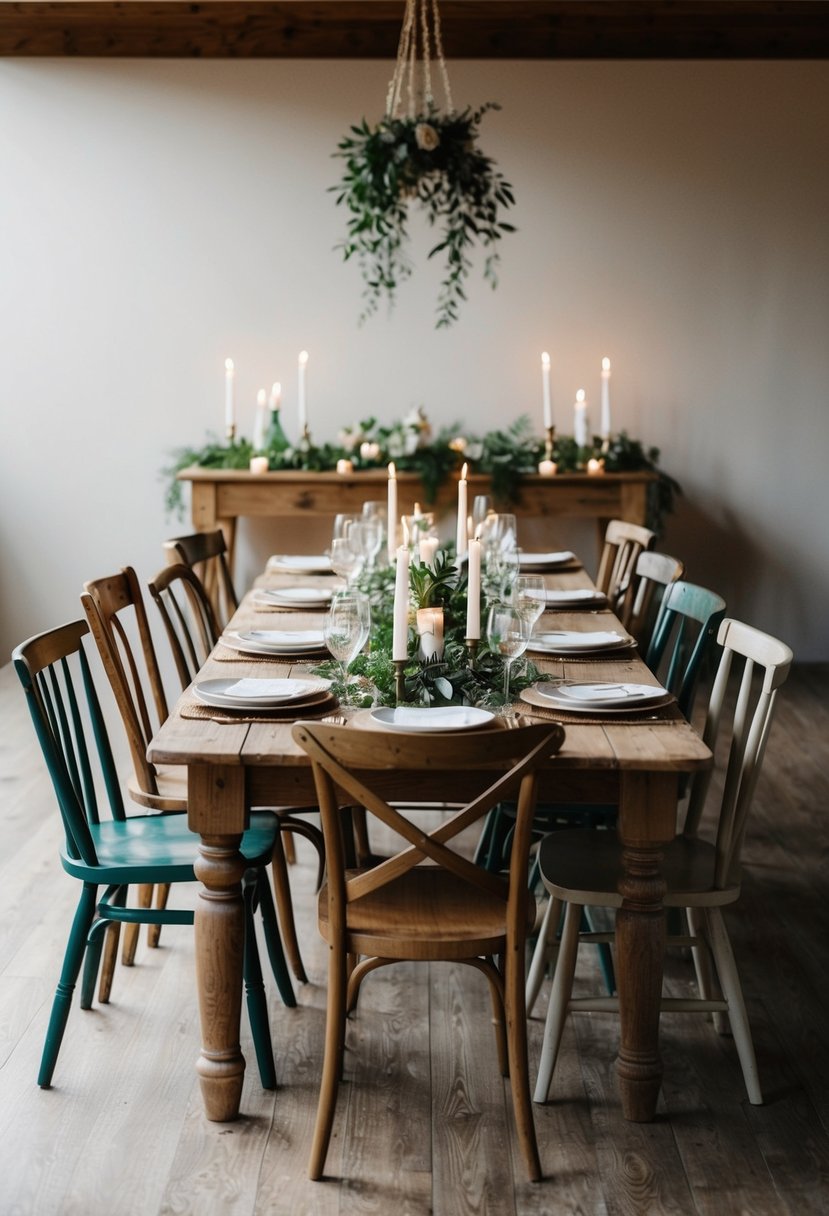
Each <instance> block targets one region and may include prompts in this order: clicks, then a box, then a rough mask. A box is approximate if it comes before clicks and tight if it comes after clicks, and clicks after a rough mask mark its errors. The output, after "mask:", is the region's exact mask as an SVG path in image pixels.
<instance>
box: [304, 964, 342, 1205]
mask: <svg viewBox="0 0 829 1216" xmlns="http://www.w3.org/2000/svg"><path fill="white" fill-rule="evenodd" d="M328 949H329V955H328V1001H327V1007H326V1015H325V1053H324V1056H323V1062H322V1078H321V1080H320V1096H319V1104H318V1106H317V1122H316V1126H315V1128H314V1141H313V1144H312V1146H311V1159H310V1161H309V1163H308V1177H309V1178H310V1179H311V1180H312V1181H316V1180H317V1179H319V1178H321V1177H322V1172H323V1169H324V1168H325V1158H326V1155H327V1153H328V1144H329V1141H330V1139H331V1129H332V1128H333V1126H334V1112H335V1108H336V1104H337V1090H338V1089H339V1084H340V1073H341V1071H342V1061H343V1056H344V1054H345V1050H344V1048H345V994H346V975H347V963H346V956H345V951H344V949H343V947H342V944H341V943H338V944H334V943H329V947H328Z"/></svg>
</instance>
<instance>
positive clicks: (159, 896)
mask: <svg viewBox="0 0 829 1216" xmlns="http://www.w3.org/2000/svg"><path fill="white" fill-rule="evenodd" d="M169 897H170V884H169V883H168V882H160V883H159V884H158V886H157V887H156V889H155V906H156V907H157V908H159V909H161V908H166V907H167V900H168V899H169ZM160 941H161V925H147V945H148V946H149V947H150V948H151V949H153V950H155V949H156V947H157V946H158V943H159V942H160Z"/></svg>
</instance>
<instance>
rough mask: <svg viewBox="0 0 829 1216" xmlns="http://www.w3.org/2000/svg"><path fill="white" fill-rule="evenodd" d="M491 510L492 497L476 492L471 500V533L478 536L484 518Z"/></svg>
mask: <svg viewBox="0 0 829 1216" xmlns="http://www.w3.org/2000/svg"><path fill="white" fill-rule="evenodd" d="M491 510H492V499H491V498H490V497H489V495H488V494H476V495H475V497H474V499H473V500H472V535H473V536H475V537H480V535H481V529H482V528H483V523H484V520H485V519H486V517H487V515H488V514H489V512H490V511H491Z"/></svg>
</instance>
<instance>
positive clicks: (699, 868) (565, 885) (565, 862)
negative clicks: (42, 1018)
mask: <svg viewBox="0 0 829 1216" xmlns="http://www.w3.org/2000/svg"><path fill="white" fill-rule="evenodd" d="M538 860H539V866H540V869H541V876H542V878H543V880H544V885H545V887H546V888H547V890H548V891H550V892H551V893H552V894H553V895H555V896H556V897H557V898H558V899H561V900H564V901H565V902H568V903H578V904H586V905H589V906H591V907H602V908H618V907H620V906H621V903H622V897H621V895H620V894H619V892H618V889H617V888H618V883H619V877H620V875H621V873H622V849H621V846H620V844H619V841H618V839H617V837H616V834H615V833H614V832H607V831H584V830H577V831H571V832H555V833H553V834H552V835H550V836H547V837H546V838H545V840H544V841H543V842H542V844H541V848H540V850H539V857H538ZM716 860H717V858H716V850H715V848H714V846H713V845H712V844H709V843H708V842H707V841H705V840H694V839H691V838H689V837H685V836H677V837H676V839H675V840H672V841H671V843H670V844H669V845H668V846H667V847H666V848H665V850H664V852H663V855H662V862H661V863H660V872H661V873H662V875H663V877H664V879H665V883H666V887H667V890H666V893H665V897H664V899H663V901H662V902H663V904H664V905H665V906H666V907H679V908H684V907H688V906H690V905H691V904H693V905H694V906H698V907H716V906H720V905H722V904H730V903H733V902H734V901H735V900H736V899H737V898H738V896H739V894H740V888H739V886H738V885H736V884H732V885H729V886H728V887H725V888H723V889H721V890H717V889H716V888H715V887H714V870H715V866H716Z"/></svg>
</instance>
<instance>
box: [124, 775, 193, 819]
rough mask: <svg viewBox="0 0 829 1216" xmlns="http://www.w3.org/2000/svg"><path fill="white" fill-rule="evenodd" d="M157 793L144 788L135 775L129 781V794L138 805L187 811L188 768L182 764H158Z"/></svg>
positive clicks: (156, 809)
mask: <svg viewBox="0 0 829 1216" xmlns="http://www.w3.org/2000/svg"><path fill="white" fill-rule="evenodd" d="M155 776H156V784H157V786H158V793H157V794H150V793H148V792H147V791H146V790H144V789H142V788H141V786H140V785H139V783H138V781H137V780H136V778H135V775H134V774H133V775H131V776H130V778H129V780H128V782H127V789H128V790H129V796H130V798H131V799H132V801H133V802H134V803H135V804H136V805H137V806H146V807H149V808H150V809H151V810H154V811H186V810H187V770H186V769H182V768H181V766H180V765H176V766H175V767H172V766H171V767H169V768H164V767H163V766H162V765H157V766H156V770H155Z"/></svg>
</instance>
